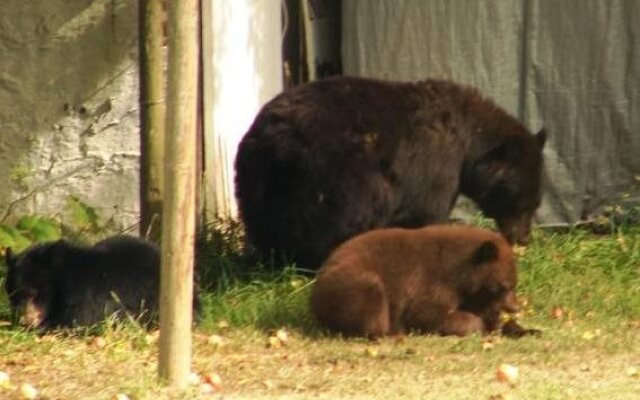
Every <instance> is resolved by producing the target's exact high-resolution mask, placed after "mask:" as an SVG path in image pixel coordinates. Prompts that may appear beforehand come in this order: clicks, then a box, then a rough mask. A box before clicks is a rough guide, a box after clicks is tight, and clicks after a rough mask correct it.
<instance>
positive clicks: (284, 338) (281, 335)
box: [276, 328, 289, 344]
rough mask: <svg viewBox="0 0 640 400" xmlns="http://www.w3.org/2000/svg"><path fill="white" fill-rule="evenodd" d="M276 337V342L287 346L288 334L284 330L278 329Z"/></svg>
mask: <svg viewBox="0 0 640 400" xmlns="http://www.w3.org/2000/svg"><path fill="white" fill-rule="evenodd" d="M276 337H277V338H278V340H280V342H282V344H287V342H288V341H289V334H288V333H287V331H286V330H285V329H284V328H280V329H278V331H277V332H276Z"/></svg>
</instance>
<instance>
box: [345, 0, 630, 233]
mask: <svg viewBox="0 0 640 400" xmlns="http://www.w3.org/2000/svg"><path fill="white" fill-rule="evenodd" d="M342 20H343V24H342V32H343V33H342V35H343V36H342V59H343V70H344V73H345V74H348V75H361V76H371V77H381V78H388V79H399V80H418V79H424V78H426V77H435V78H445V79H452V80H455V81H458V82H462V83H467V84H472V85H474V86H476V87H478V88H480V89H481V90H482V91H483V92H484V93H485V94H486V95H488V96H490V97H492V98H493V99H494V100H495V101H496V102H497V103H498V104H500V105H501V106H503V107H505V108H506V109H507V110H508V111H510V112H511V113H513V114H514V115H516V116H518V117H519V119H520V120H521V121H523V122H524V123H525V125H527V126H528V127H529V128H530V129H531V130H532V131H537V130H538V129H540V128H541V127H542V126H544V127H546V128H547V132H548V134H549V141H548V142H547V146H546V149H545V161H546V167H545V168H546V174H545V176H546V182H545V185H546V193H545V199H544V202H543V205H542V207H541V209H540V210H539V212H538V215H539V218H540V219H541V220H542V221H544V222H574V221H577V220H579V219H580V218H581V217H588V216H589V215H591V214H593V213H594V212H598V211H600V210H601V208H602V206H604V205H610V204H619V203H620V202H621V200H622V198H623V197H624V198H626V199H627V200H625V201H631V202H633V201H635V202H636V203H637V202H638V199H640V196H639V194H640V182H639V180H640V1H637V0H626V1H625V0H608V1H602V0H563V1H557V0H500V1H497V0H343V10H342Z"/></svg>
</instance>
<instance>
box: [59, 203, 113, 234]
mask: <svg viewBox="0 0 640 400" xmlns="http://www.w3.org/2000/svg"><path fill="white" fill-rule="evenodd" d="M66 206H67V210H68V211H69V215H70V219H71V220H70V227H72V228H73V229H71V230H70V233H72V234H73V235H74V236H77V237H81V236H85V235H97V234H99V233H101V232H102V231H103V230H104V226H103V225H102V224H101V223H100V217H99V216H98V213H97V212H96V209H95V208H93V207H91V206H89V205H87V204H86V203H84V202H82V201H81V200H80V199H78V198H77V197H75V196H69V198H68V199H67V205H66Z"/></svg>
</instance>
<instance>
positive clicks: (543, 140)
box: [536, 127, 547, 148]
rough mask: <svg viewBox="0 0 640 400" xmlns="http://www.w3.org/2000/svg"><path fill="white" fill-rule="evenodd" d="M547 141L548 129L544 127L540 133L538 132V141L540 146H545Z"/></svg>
mask: <svg viewBox="0 0 640 400" xmlns="http://www.w3.org/2000/svg"><path fill="white" fill-rule="evenodd" d="M546 141H547V130H546V129H545V128H544V127H543V128H542V129H540V131H539V132H538V133H536V142H538V146H540V148H543V147H544V144H545V143H546Z"/></svg>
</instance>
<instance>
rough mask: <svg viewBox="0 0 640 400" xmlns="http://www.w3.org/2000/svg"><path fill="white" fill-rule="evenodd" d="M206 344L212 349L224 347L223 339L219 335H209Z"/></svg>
mask: <svg viewBox="0 0 640 400" xmlns="http://www.w3.org/2000/svg"><path fill="white" fill-rule="evenodd" d="M207 344H209V345H210V346H212V347H214V348H216V349H217V348H220V347H222V346H224V345H225V343H224V338H223V337H222V336H220V335H211V336H209V337H208V338H207Z"/></svg>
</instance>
